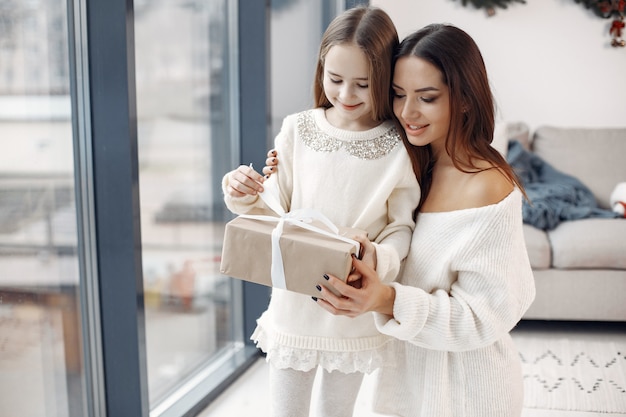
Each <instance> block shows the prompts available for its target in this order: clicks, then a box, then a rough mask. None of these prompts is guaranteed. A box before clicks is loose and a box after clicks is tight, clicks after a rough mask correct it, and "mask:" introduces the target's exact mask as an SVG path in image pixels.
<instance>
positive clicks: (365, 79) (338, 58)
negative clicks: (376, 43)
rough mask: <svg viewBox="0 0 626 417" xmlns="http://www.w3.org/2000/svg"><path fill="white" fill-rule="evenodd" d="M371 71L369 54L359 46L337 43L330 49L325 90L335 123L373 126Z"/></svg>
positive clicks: (363, 127) (350, 127)
mask: <svg viewBox="0 0 626 417" xmlns="http://www.w3.org/2000/svg"><path fill="white" fill-rule="evenodd" d="M368 74H369V63H368V60H367V57H366V56H365V54H364V53H363V51H361V49H360V48H359V47H358V46H356V45H353V44H342V45H334V46H332V47H331V48H330V49H329V50H328V52H327V54H326V57H325V59H324V93H325V94H326V97H327V98H328V101H330V103H331V104H332V105H333V107H332V108H330V109H328V110H327V112H326V117H327V118H328V121H329V122H330V123H331V124H332V125H333V126H335V127H337V128H340V129H346V130H366V129H369V128H371V127H373V122H374V121H373V120H372V98H371V95H370V90H369V76H368Z"/></svg>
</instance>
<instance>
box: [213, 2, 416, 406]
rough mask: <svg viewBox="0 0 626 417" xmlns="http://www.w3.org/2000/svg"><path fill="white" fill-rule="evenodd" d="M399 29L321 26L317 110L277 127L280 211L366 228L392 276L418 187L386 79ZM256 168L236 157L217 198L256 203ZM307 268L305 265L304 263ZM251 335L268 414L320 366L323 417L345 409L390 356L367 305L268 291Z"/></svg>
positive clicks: (299, 400)
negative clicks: (361, 311) (328, 303)
mask: <svg viewBox="0 0 626 417" xmlns="http://www.w3.org/2000/svg"><path fill="white" fill-rule="evenodd" d="M397 45H398V36H397V33H396V30H395V27H394V25H393V23H392V21H391V19H390V18H389V16H388V15H387V14H386V13H384V12H383V11H382V10H380V9H377V8H372V7H357V8H353V9H349V10H347V11H346V12H344V13H343V14H341V15H340V16H338V17H337V18H336V19H335V20H334V21H333V22H332V23H331V24H330V25H329V27H328V29H327V30H326V32H325V33H324V35H323V38H322V42H321V45H320V50H319V59H318V64H317V69H316V74H315V81H314V93H315V104H316V108H314V109H312V110H308V111H304V112H301V113H298V114H294V115H290V116H288V117H286V118H285V120H284V122H283V125H282V128H281V131H280V133H279V134H278V136H277V137H276V140H275V147H276V150H277V151H278V153H279V154H280V155H281V169H280V171H279V172H278V173H277V174H276V175H275V177H276V179H277V181H278V183H279V189H280V197H281V204H282V205H283V207H284V208H285V210H287V211H290V210H295V209H300V208H313V209H317V210H319V211H321V212H322V213H323V214H325V215H326V216H327V217H328V218H329V219H330V220H331V221H333V222H334V223H335V224H336V225H338V226H348V227H354V228H358V229H362V230H365V231H367V232H368V238H369V239H371V240H373V242H374V243H373V245H374V247H376V255H377V259H376V262H375V263H374V262H373V261H374V260H373V258H370V259H371V262H372V263H371V266H374V267H375V269H376V271H377V272H378V273H379V274H380V276H382V277H383V278H384V279H385V280H392V279H394V278H395V277H396V275H397V273H398V272H399V269H400V261H401V260H402V259H403V258H404V257H405V256H406V254H407V252H408V249H409V242H410V239H411V234H412V231H413V228H414V221H413V218H412V211H413V209H414V208H415V207H416V206H417V203H418V201H419V195H420V191H419V186H418V183H417V180H416V178H415V173H414V172H413V169H412V166H411V162H410V160H409V157H408V154H407V152H406V149H405V148H404V146H403V143H402V139H401V138H400V136H399V134H398V131H397V130H396V128H395V127H394V123H393V122H392V121H390V120H389V119H390V118H391V117H392V109H391V105H390V96H389V85H390V82H391V72H392V69H391V60H392V55H393V51H394V48H395V47H396V46H397ZM262 182H263V177H262V176H261V175H260V174H258V173H257V172H254V171H253V170H252V168H250V167H247V166H240V167H239V168H238V169H236V170H235V171H232V172H230V173H229V174H227V175H226V176H225V177H224V180H223V189H224V194H225V201H226V204H227V206H228V208H229V209H230V210H232V211H233V212H235V213H239V214H244V213H249V212H253V211H257V210H259V209H263V208H264V204H263V202H262V200H261V199H260V198H259V196H258V195H257V191H260V190H261V189H262V186H261V183H262ZM304 273H306V272H304ZM257 324H258V325H257V328H256V330H255V332H254V334H253V335H252V339H253V340H254V341H255V342H256V343H257V346H258V347H259V348H261V349H262V350H263V351H264V352H266V353H267V360H268V361H269V363H270V395H271V398H272V400H271V404H272V415H273V416H275V417H276V416H285V417H298V416H308V415H309V406H310V402H311V390H312V387H313V382H314V378H315V375H316V372H317V368H318V367H320V368H322V371H321V372H320V375H321V378H322V380H321V381H320V399H319V401H318V402H317V404H318V406H317V409H318V410H319V412H320V415H321V416H324V417H329V416H330V417H332V416H338V417H339V416H342V417H349V416H352V412H353V408H354V402H355V400H356V397H357V394H358V391H359V387H360V385H361V381H362V378H363V373H369V372H371V371H373V370H374V369H376V368H378V367H380V366H381V365H382V364H383V363H384V362H387V363H389V361H391V360H392V359H393V357H392V355H391V354H390V353H391V352H390V350H389V346H388V345H389V343H387V342H388V341H389V338H388V337H387V336H385V335H383V334H381V333H380V332H378V331H377V330H376V327H375V325H374V320H373V316H372V314H368V315H363V316H361V317H359V318H357V319H354V320H352V319H349V318H346V317H339V316H334V315H332V314H328V313H327V312H326V311H324V310H322V309H320V308H319V307H318V306H317V305H316V304H315V303H314V302H313V301H311V298H310V297H307V296H304V295H301V294H297V293H294V292H290V291H285V290H280V289H274V290H273V292H272V297H271V301H270V305H269V307H268V309H267V311H266V312H264V313H263V315H262V316H261V317H260V318H259V320H258V322H257Z"/></svg>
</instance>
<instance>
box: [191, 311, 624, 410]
mask: <svg viewBox="0 0 626 417" xmlns="http://www.w3.org/2000/svg"><path fill="white" fill-rule="evenodd" d="M512 336H513V338H514V339H515V338H516V337H546V338H562V337H575V338H577V339H587V338H589V340H594V341H613V342H617V341H619V342H626V323H581V322H543V321H523V322H521V323H520V324H519V325H518V326H517V327H516V328H515V329H514V330H513V332H512ZM371 390H372V384H371V382H370V381H369V380H367V379H366V380H365V381H364V384H363V388H362V390H361V392H360V394H359V398H358V399H357V404H356V408H355V412H354V416H355V417H378V416H380V417H382V415H381V414H376V413H373V412H372V411H370V410H369V406H368V402H367V398H369V396H370V392H371ZM267 397H268V365H267V364H266V362H265V360H264V359H259V360H258V361H257V362H256V363H255V364H253V365H252V366H251V367H250V369H248V370H247V371H246V372H245V373H244V374H243V375H242V376H241V377H240V378H239V379H238V380H237V381H235V382H234V383H233V384H232V385H231V386H230V387H229V388H228V389H227V390H226V391H225V392H224V393H223V394H222V395H221V396H220V397H218V398H217V399H216V400H215V401H214V402H213V403H211V404H210V405H209V406H208V407H207V408H206V409H205V410H203V411H202V412H201V413H200V414H199V415H198V416H199V417H239V416H255V417H269V415H270V414H269V403H268V400H267ZM617 416H626V414H611V413H592V412H572V411H559V410H543V409H525V410H524V412H523V414H522V417H617Z"/></svg>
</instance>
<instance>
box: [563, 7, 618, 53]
mask: <svg viewBox="0 0 626 417" xmlns="http://www.w3.org/2000/svg"><path fill="white" fill-rule="evenodd" d="M574 1H575V2H576V3H582V4H583V5H584V6H585V7H586V8H587V9H591V10H592V11H593V13H594V14H595V15H596V16H598V17H601V18H603V19H611V18H613V22H611V27H610V28H609V35H611V36H612V37H613V39H612V40H611V46H614V47H624V46H626V41H624V39H622V31H623V30H624V26H625V24H624V10H625V9H626V0H574Z"/></svg>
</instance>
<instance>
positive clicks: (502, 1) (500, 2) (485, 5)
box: [461, 0, 526, 16]
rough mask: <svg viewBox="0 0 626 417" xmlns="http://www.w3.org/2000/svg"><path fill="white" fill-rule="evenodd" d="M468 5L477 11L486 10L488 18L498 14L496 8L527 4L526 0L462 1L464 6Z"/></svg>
mask: <svg viewBox="0 0 626 417" xmlns="http://www.w3.org/2000/svg"><path fill="white" fill-rule="evenodd" d="M468 3H471V4H472V6H474V7H475V8H477V9H485V11H486V12H487V16H493V15H494V14H496V7H499V8H501V9H506V8H507V7H508V6H509V4H510V3H523V4H526V0H461V4H462V5H463V6H467V4H468Z"/></svg>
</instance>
